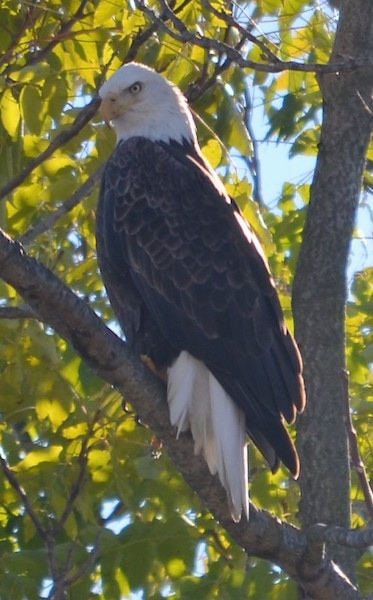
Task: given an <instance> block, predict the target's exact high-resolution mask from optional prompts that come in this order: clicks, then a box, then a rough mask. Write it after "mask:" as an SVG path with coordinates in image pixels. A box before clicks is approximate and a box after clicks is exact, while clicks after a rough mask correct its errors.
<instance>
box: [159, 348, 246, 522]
mask: <svg viewBox="0 0 373 600" xmlns="http://www.w3.org/2000/svg"><path fill="white" fill-rule="evenodd" d="M167 398H168V403H169V407H170V418H171V423H172V424H173V425H175V426H176V427H177V433H178V435H179V433H180V432H181V431H186V430H187V429H189V428H190V430H191V432H192V436H193V439H194V451H195V453H196V454H198V453H199V452H202V453H203V455H204V457H205V460H206V462H207V464H208V467H209V469H210V472H211V473H212V474H213V475H214V474H215V473H218V475H219V479H220V481H221V483H222V485H223V486H224V488H225V490H226V492H227V497H228V503H229V509H230V511H231V515H232V519H233V520H234V521H239V520H240V518H241V514H242V511H244V513H245V514H246V517H247V518H248V516H249V495H248V464H247V447H246V434H245V416H244V414H243V412H242V411H241V410H240V409H239V408H238V406H236V404H235V403H234V402H233V400H231V398H230V397H229V396H228V394H227V393H226V392H225V391H224V389H223V388H222V386H221V385H220V383H219V382H218V381H217V379H216V378H215V377H214V376H213V375H212V373H210V371H209V370H208V369H207V367H206V366H205V365H204V364H203V363H202V362H201V361H199V360H197V359H195V358H193V356H191V355H190V354H189V353H188V352H185V351H183V352H181V354H180V355H179V356H178V358H177V359H176V361H175V362H174V363H173V365H172V366H171V367H170V368H169V370H168V390H167Z"/></svg>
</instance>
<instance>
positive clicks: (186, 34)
mask: <svg viewBox="0 0 373 600" xmlns="http://www.w3.org/2000/svg"><path fill="white" fill-rule="evenodd" d="M160 3H161V6H162V7H164V8H165V10H166V11H167V16H168V17H169V18H170V20H171V21H172V23H173V25H174V26H175V27H176V29H177V31H175V30H174V29H171V28H170V27H169V26H168V25H166V23H165V22H164V21H163V20H162V19H161V18H160V17H158V15H156V13H155V12H154V11H153V10H152V9H151V8H149V7H148V6H146V5H145V4H144V2H143V1H142V0H135V5H136V7H137V8H138V9H139V10H141V11H142V12H143V13H145V14H146V15H147V16H148V17H149V18H150V19H151V20H152V21H153V22H156V23H158V25H159V26H160V28H161V29H163V31H165V32H166V33H167V34H168V35H169V36H171V37H172V38H174V39H175V40H177V41H179V42H183V43H184V44H186V43H190V44H194V45H195V46H199V47H200V48H205V49H206V50H214V51H215V52H218V53H221V52H224V53H225V54H226V55H227V57H229V58H230V60H231V61H232V62H235V63H236V65H237V66H239V67H242V68H246V69H247V68H248V69H254V70H256V71H263V72H265V73H281V72H283V71H299V72H305V73H306V72H307V73H337V72H347V71H354V70H356V69H358V68H363V67H371V66H372V62H371V61H367V60H366V59H365V58H364V59H362V60H360V59H353V58H351V57H346V58H345V60H344V61H343V62H335V63H331V62H329V63H327V64H321V63H302V62H296V61H282V60H280V59H279V60H278V61H277V62H276V63H275V64H272V63H265V62H263V63H258V62H255V61H253V60H249V59H245V58H244V57H243V56H242V54H241V53H240V52H239V51H238V50H236V48H234V47H232V46H229V45H228V44H226V43H224V42H221V41H219V40H216V39H213V38H208V37H205V36H201V35H199V34H194V33H192V32H191V31H189V30H188V29H187V27H186V26H185V25H184V23H183V22H182V21H181V20H180V19H178V18H177V17H176V16H175V15H173V13H172V11H171V9H170V8H169V6H168V5H167V4H166V2H165V1H164V0H160ZM172 15H173V16H172Z"/></svg>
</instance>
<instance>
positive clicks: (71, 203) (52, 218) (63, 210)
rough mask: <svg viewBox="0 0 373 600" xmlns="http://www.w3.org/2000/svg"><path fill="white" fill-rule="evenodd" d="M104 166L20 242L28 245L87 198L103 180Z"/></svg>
mask: <svg viewBox="0 0 373 600" xmlns="http://www.w3.org/2000/svg"><path fill="white" fill-rule="evenodd" d="M104 168H105V165H101V167H99V168H98V169H97V171H96V172H95V173H93V175H91V177H90V178H89V179H87V181H85V182H84V183H83V185H81V186H80V188H78V189H77V190H76V192H74V193H73V195H72V196H71V197H70V198H69V199H68V200H66V202H64V203H63V204H61V206H60V207H59V208H58V209H57V210H56V211H55V212H53V213H52V214H50V215H48V217H46V218H45V219H43V220H42V221H39V222H38V223H37V224H36V225H34V227H32V228H31V229H29V230H28V231H26V233H25V234H24V235H23V236H22V237H21V238H20V239H19V241H20V243H21V244H23V245H24V246H27V245H28V244H30V243H31V242H33V241H34V239H35V238H36V237H37V236H38V235H40V234H42V233H44V232H45V231H47V230H48V229H51V228H52V227H53V225H54V224H55V223H56V222H57V221H58V219H60V218H61V217H63V216H64V215H66V214H67V213H69V212H70V211H71V210H72V209H73V208H75V206H77V205H78V204H79V203H80V202H81V201H82V200H83V199H84V198H86V196H88V195H89V194H90V193H91V192H92V191H93V190H94V188H95V187H96V185H97V184H98V183H99V182H100V181H101V177H102V174H103V172H104Z"/></svg>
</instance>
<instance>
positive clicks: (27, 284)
mask: <svg viewBox="0 0 373 600" xmlns="http://www.w3.org/2000/svg"><path fill="white" fill-rule="evenodd" d="M0 275H1V277H2V278H3V279H4V280H5V281H6V282H7V283H8V284H10V285H12V286H13V287H14V288H15V289H16V290H17V291H18V292H19V294H20V295H21V296H22V297H23V298H24V300H25V302H27V303H28V304H29V305H30V306H31V307H32V308H34V309H35V310H36V311H37V312H38V314H39V315H40V318H41V319H42V320H43V321H44V322H45V323H47V324H49V325H50V326H51V327H53V328H54V330H55V331H56V332H57V333H58V334H59V335H61V336H62V337H63V338H64V339H65V340H67V341H68V342H70V343H71V344H72V346H73V347H74V348H75V349H76V350H77V351H78V352H79V354H80V355H81V356H82V358H83V359H84V360H85V361H86V362H87V364H88V365H89V366H90V367H91V369H92V370H94V371H95V372H96V373H97V374H98V375H99V376H101V377H102V378H103V379H104V380H105V381H107V382H109V383H110V384H111V385H113V386H115V387H117V388H118V390H119V391H120V393H121V394H122V395H123V396H124V397H125V400H126V401H127V402H130V403H131V404H132V406H133V407H134V410H135V411H136V412H137V413H138V414H139V416H140V418H141V421H142V422H144V423H147V424H148V425H149V426H150V427H151V429H152V430H153V432H154V433H155V434H156V435H157V436H158V437H159V438H160V439H161V440H162V441H163V444H164V447H165V449H166V450H167V452H168V453H169V454H170V456H171V458H172V459H173V460H174V462H175V464H176V465H177V467H178V468H179V469H180V471H181V472H182V474H183V475H184V478H185V479H186V481H187V482H188V483H189V484H190V486H191V487H192V489H194V490H195V491H197V492H198V494H199V495H200V497H201V499H202V500H203V502H204V503H205V504H206V506H207V507H208V508H209V510H211V512H212V513H213V515H214V516H215V518H216V519H217V520H218V521H219V522H220V523H221V524H222V525H223V527H225V529H226V530H227V531H228V532H229V534H230V535H231V536H232V537H233V539H235V541H236V542H237V543H238V544H239V545H240V546H241V547H242V548H244V549H245V550H246V551H247V552H248V554H250V555H253V556H258V557H261V558H265V559H268V560H271V561H273V562H275V563H276V564H278V565H279V566H280V567H281V568H282V569H284V571H286V572H287V573H288V574H289V575H291V576H292V577H294V578H295V580H296V581H298V582H299V584H300V585H301V586H302V587H303V588H304V589H305V590H307V592H308V593H309V594H310V595H311V596H312V598H314V599H315V600H327V599H328V600H330V598H338V599H339V600H359V599H360V595H359V594H358V592H357V590H356V588H355V586H353V585H352V583H351V582H350V581H349V580H348V579H347V578H345V577H344V576H343V574H341V572H340V571H339V570H338V569H337V568H336V567H335V565H334V564H333V563H332V562H331V561H329V560H327V559H326V558H325V557H324V556H322V555H321V554H319V556H318V560H314V562H312V563H311V562H310V561H306V560H305V559H304V557H305V556H306V551H307V538H306V536H305V535H304V534H303V533H302V532H300V531H299V530H298V529H296V528H295V527H293V526H292V525H288V524H287V523H283V522H281V521H280V520H279V519H277V518H276V517H274V516H273V515H271V514H269V513H267V512H266V511H263V510H259V509H258V508H256V507H255V506H254V505H252V504H251V505H250V521H249V522H246V521H245V520H243V521H241V523H239V524H237V523H234V522H233V521H232V520H231V518H230V516H229V513H228V510H227V502H226V496H225V492H224V490H223V488H222V487H221V485H220V483H219V481H218V479H217V477H213V476H212V475H211V474H210V473H209V471H208V468H207V465H206V464H205V462H204V461H203V459H202V458H201V456H195V455H194V444H193V441H192V439H191V437H190V435H187V434H185V435H182V436H181V439H179V440H177V439H176V435H175V431H174V428H173V427H172V426H171V424H170V421H169V414H168V407H167V402H166V400H165V387H164V385H163V384H161V383H160V382H159V381H156V380H155V378H154V377H153V376H152V374H151V373H150V372H149V371H148V370H147V369H146V368H145V366H144V365H143V364H142V362H141V361H140V360H139V359H137V358H135V357H133V356H132V355H131V353H130V351H129V349H128V347H127V346H126V344H125V343H124V342H122V341H121V340H120V339H119V338H118V337H117V336H116V335H115V334H114V333H113V332H112V331H110V330H109V329H108V328H107V327H106V326H105V325H104V323H103V322H102V321H101V320H100V319H99V317H98V316H97V315H96V314H95V313H94V312H93V311H92V310H91V309H90V308H89V306H88V304H87V303H86V302H84V301H83V300H81V299H79V298H78V297H77V296H75V294H74V293H73V292H72V291H71V290H70V289H69V288H68V287H66V286H65V285H64V284H63V283H62V282H61V281H60V280H59V279H58V278H57V277H56V276H55V275H53V273H52V272H51V271H49V270H48V269H46V268H45V267H43V266H42V265H41V264H40V263H38V262H37V261H36V260H35V259H33V258H31V257H29V256H27V254H26V253H25V251H24V250H23V248H22V246H21V245H20V244H19V243H17V242H15V241H13V240H12V239H11V238H9V237H8V236H7V235H6V234H5V233H3V232H0Z"/></svg>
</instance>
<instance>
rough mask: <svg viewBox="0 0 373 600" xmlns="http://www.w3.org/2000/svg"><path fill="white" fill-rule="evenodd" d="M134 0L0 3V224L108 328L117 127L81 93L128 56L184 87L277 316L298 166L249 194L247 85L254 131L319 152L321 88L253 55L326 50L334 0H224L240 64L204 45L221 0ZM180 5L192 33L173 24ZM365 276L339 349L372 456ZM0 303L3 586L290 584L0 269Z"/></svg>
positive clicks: (223, 25)
mask: <svg viewBox="0 0 373 600" xmlns="http://www.w3.org/2000/svg"><path fill="white" fill-rule="evenodd" d="M135 5H136V2H135V3H133V2H127V3H126V2H120V1H119V0H111V2H105V1H104V0H83V1H77V0H68V1H64V2H61V1H60V0H54V1H53V2H34V1H32V2H24V1H22V2H19V1H17V2H16V1H15V0H8V1H6V2H5V1H4V0H3V1H2V2H1V3H0V50H1V57H0V93H1V96H0V155H1V160H0V182H1V187H2V190H1V191H0V197H1V203H0V226H1V227H2V228H3V229H4V230H6V231H7V233H8V234H9V235H10V236H12V237H14V238H16V239H18V240H22V241H24V243H25V246H26V249H27V251H28V252H29V253H30V254H31V255H33V256H35V257H36V258H37V259H38V260H40V261H41V262H42V263H43V264H45V265H47V266H48V267H49V268H50V269H51V270H52V271H53V272H54V273H55V274H56V275H57V276H58V277H59V278H61V279H62V280H63V281H64V282H65V283H66V284H67V285H68V286H69V287H70V288H71V289H72V290H73V291H74V292H75V293H76V294H77V295H78V296H79V297H81V298H84V299H85V300H86V301H87V302H88V303H89V304H90V305H91V306H92V307H93V308H94V309H95V310H96V312H97V313H98V314H99V315H100V316H101V317H102V318H103V319H104V320H105V322H107V323H110V324H111V325H112V327H114V329H116V325H115V322H114V321H113V315H112V312H111V309H110V307H109V305H108V302H107V299H106V296H105V294H104V292H103V289H102V283H101V280H100V276H99V274H98V271H97V265H96V260H95V241H94V228H95V224H94V210H95V205H96V200H97V186H96V187H95V186H94V183H95V182H97V181H96V179H98V177H97V176H96V175H95V174H96V173H97V171H98V169H99V168H100V167H101V165H102V164H103V163H104V162H105V160H106V159H107V157H108V156H109V154H110V152H111V150H112V148H113V145H114V136H113V133H112V131H110V129H109V128H108V127H107V125H106V124H104V123H103V122H102V121H101V119H100V116H99V115H98V114H97V113H96V104H95V100H94V99H95V97H96V94H97V90H98V88H99V86H100V84H101V83H102V81H103V80H104V79H105V77H106V75H107V73H110V72H112V71H113V70H116V69H117V68H118V67H119V66H120V65H121V64H122V63H123V62H124V61H128V60H133V59H136V60H138V61H140V62H144V63H147V64H150V65H151V66H153V67H154V68H156V69H157V70H160V71H161V72H162V73H163V74H164V75H165V76H166V77H168V78H169V79H171V80H172V81H174V82H175V83H176V84H178V85H179V86H180V87H181V89H182V90H183V91H184V92H185V93H186V94H187V96H188V97H189V98H190V101H191V106H192V108H193V110H194V111H195V113H196V116H197V124H198V130H199V138H200V140H201V145H202V147H203V150H204V152H205V154H206V156H207V157H208V158H209V160H210V161H211V162H212V163H213V165H214V167H216V168H218V169H219V172H220V173H221V175H222V176H223V177H224V179H225V181H226V183H227V186H228V188H229V191H230V193H231V194H232V195H233V196H234V197H235V198H236V199H237V201H238V202H239V203H240V205H241V207H242V209H243V211H244V213H245V215H246V216H247V218H248V219H249V220H250V221H251V223H252V225H253V226H254V228H255V229H256V231H257V233H258V235H259V236H260V237H261V240H262V242H263V244H264V245H265V249H266V251H267V254H268V255H269V259H270V263H271V268H272V270H273V272H274V276H275V278H276V281H277V283H278V287H279V291H280V296H281V300H282V303H283V306H284V308H285V312H286V314H287V317H288V319H290V318H291V317H290V286H291V281H292V278H293V274H294V269H295V262H296V258H297V255H298V250H299V245H300V243H301V234H302V227H303V223H304V211H305V208H304V207H305V205H306V202H307V198H308V191H309V189H308V186H309V184H308V183H307V184H304V183H301V184H297V183H294V182H284V185H283V189H282V190H278V195H277V197H276V198H270V199H268V200H269V201H270V202H268V205H267V206H265V205H262V206H260V212H259V210H258V205H257V204H256V203H255V202H254V201H253V200H250V195H251V191H252V188H253V186H255V185H257V184H258V180H257V174H256V172H255V169H253V168H252V166H253V162H252V159H253V158H256V159H257V160H258V158H259V157H258V155H257V154H256V153H257V151H258V149H257V145H256V144H254V146H253V142H255V141H256V140H255V139H254V140H251V139H250V136H249V134H248V130H249V131H253V130H254V132H255V119H254V118H253V114H254V113H253V106H251V105H250V103H249V102H248V97H247V96H246V95H245V93H246V92H247V89H249V90H250V96H251V97H252V98H253V99H254V104H255V106H259V105H262V106H263V114H264V122H265V134H264V136H263V138H264V139H265V140H266V141H270V142H277V143H279V144H280V143H284V142H286V143H287V144H288V148H289V152H290V154H291V155H293V156H296V155H302V154H311V155H316V153H317V147H318V139H319V127H320V125H319V123H320V110H321V95H320V92H319V88H318V85H317V81H316V78H315V75H314V73H313V72H312V71H307V70H305V71H304V70H303V71H302V70H285V68H284V69H283V70H280V71H279V72H271V69H268V70H266V69H265V67H266V66H268V64H269V65H270V66H271V63H270V62H268V56H275V57H277V60H278V61H281V60H282V61H288V60H291V61H294V62H298V63H299V64H301V63H304V64H306V65H307V64H310V63H316V62H317V63H321V64H324V63H326V62H327V60H328V58H329V55H330V52H331V47H332V42H333V36H334V31H335V25H336V21H335V15H334V14H333V12H332V11H331V9H330V8H328V6H327V5H319V4H316V3H315V4H313V3H309V2H307V1H305V0H291V1H290V2H282V1H281V0H261V1H259V2H255V3H254V2H242V3H241V2H237V3H236V4H235V5H234V7H233V12H232V14H231V16H232V17H233V18H234V19H235V20H236V21H237V22H238V23H239V24H240V26H241V27H243V28H246V31H248V32H249V33H251V34H252V36H253V37H254V36H255V40H256V41H255V40H254V41H252V40H250V39H247V40H246V41H245V47H246V50H245V60H246V61H252V62H253V63H255V65H256V66H257V69H255V70H253V69H251V70H243V69H241V68H240V67H239V66H237V64H236V63H235V61H234V56H233V57H231V56H230V55H229V52H228V53H227V52H226V51H224V47H223V46H218V45H214V44H213V42H220V43H225V44H229V46H230V47H232V48H236V49H241V46H242V45H243V43H242V41H241V38H240V29H239V28H237V27H233V26H232V23H231V21H230V20H229V18H227V17H226V18H225V17H224V13H223V9H224V6H225V3H223V2H220V1H219V0H216V1H214V2H212V3H211V4H209V3H206V2H204V1H203V0H200V1H198V0H193V1H188V2H185V1H179V0H177V1H176V2H174V3H173V4H172V6H173V10H174V15H176V19H174V21H173V20H172V19H170V18H169V17H168V16H167V15H166V14H165V8H164V3H163V2H159V3H158V2H156V1H154V2H153V1H151V2H149V3H148V4H147V5H146V7H147V11H144V10H141V6H140V7H139V6H137V7H136V6H135ZM152 11H153V13H154V14H155V15H157V17H158V19H159V21H155V22H154V19H152V14H151V13H152ZM179 20H180V21H181V22H182V25H183V26H184V27H186V28H187V29H188V31H189V32H190V33H191V34H192V35H193V37H192V38H191V39H190V41H189V42H188V43H185V39H183V37H182V34H183V29H182V28H181V27H180V21H179ZM160 21H161V22H162V23H163V24H164V25H166V26H167V28H166V27H163V26H162V24H161V22H160ZM184 33H185V32H184ZM199 40H208V42H209V43H206V44H205V46H204V45H203V44H201V43H200V42H199ZM264 46H265V47H266V48H267V49H268V52H269V53H270V54H268V55H267V56H266V55H265V53H264ZM272 66H273V63H272ZM272 70H273V71H275V70H274V69H272ZM91 116H92V118H91V119H89V117H91ZM85 119H86V121H85ZM50 148H52V150H53V151H50V150H49V149H50ZM259 156H260V155H259ZM232 157H234V158H232ZM242 165H247V166H248V167H249V169H248V172H249V173H248V176H247V177H242V171H243V167H242ZM369 181H370V179H369V173H366V182H367V185H368V184H369ZM90 182H92V185H91V189H90V190H89V193H86V188H84V186H85V185H88V186H90ZM82 186H83V187H82ZM74 193H75V196H74V197H73V199H74V201H73V202H71V205H69V208H68V210H67V209H66V206H68V205H67V204H66V203H67V202H68V201H71V198H72V196H73V194H74ZM269 205H270V208H268V206H269ZM371 295H372V269H370V268H367V269H365V270H361V271H359V272H358V273H357V274H356V276H355V279H354V283H353V287H352V290H351V295H350V303H349V307H348V324H347V330H348V335H349V345H348V350H347V352H348V359H349V368H350V372H351V381H352V382H353V386H352V394H353V409H354V416H356V427H357V431H358V438H359V443H360V445H361V452H362V456H363V459H364V461H365V464H366V467H367V469H368V470H369V471H371V469H372V468H373V459H372V445H371V441H370V439H369V430H368V426H367V423H369V420H370V419H371V416H372V407H371V401H370V397H369V384H370V383H371V379H372V375H371V370H370V363H371V362H372V347H373V337H372V335H373V334H372V331H373V329H372V328H373V325H372V317H371V311H370V306H371V300H372V298H371ZM0 317H2V318H1V319H0V377H1V384H0V411H1V422H0V435H1V442H0V447H1V453H2V459H1V463H2V469H3V477H2V478H1V480H0V523H1V539H0V556H1V561H0V573H1V576H0V597H1V598H4V599H9V600H11V599H13V598H17V599H18V598H30V599H31V598H35V597H37V596H40V597H43V598H46V597H48V598H52V597H56V598H57V596H53V594H54V593H56V589H57V587H56V586H57V583H58V582H59V581H60V580H64V589H65V590H67V594H68V595H67V596H66V597H68V598H70V599H72V600H73V599H77V598H102V599H103V600H104V599H108V600H115V599H116V598H118V599H119V598H148V597H149V598H162V597H168V596H173V597H175V598H183V599H184V600H186V599H187V598H193V599H198V598H201V599H202V598H203V599H207V598H217V597H219V598H222V599H223V598H229V599H234V598H243V597H248V598H249V597H250V598H252V599H253V600H254V599H256V598H258V600H259V599H261V598H264V597H265V598H268V599H269V600H270V599H273V600H274V599H275V598H276V599H281V598H286V599H290V598H295V597H296V588H295V584H294V582H291V581H290V580H289V578H288V577H287V575H285V574H284V573H283V572H281V571H280V570H279V569H278V568H277V567H275V566H274V565H273V564H271V563H269V562H268V563H267V562H265V561H261V560H259V559H256V558H249V559H248V558H247V557H246V555H245V554H244V553H243V551H242V550H241V549H239V548H238V547H237V546H235V545H234V544H232V542H231V541H230V539H229V538H228V536H227V534H226V533H225V532H224V530H223V529H221V528H220V527H219V525H218V524H217V523H215V522H214V521H213V520H212V518H211V516H210V515H209V513H207V512H206V511H205V509H204V508H203V507H202V505H201V504H200V502H199V500H198V498H197V497H196V496H195V495H193V494H192V493H191V491H190V490H189V488H188V487H187V486H186V484H185V483H184V482H183V480H182V479H181V477H180V475H179V474H178V472H177V470H176V469H175V467H174V466H173V465H172V464H171V462H170V461H169V460H168V458H167V456H166V455H165V454H164V453H162V452H159V451H158V449H157V447H156V442H155V441H152V436H151V432H149V430H148V429H147V428H146V427H144V426H142V425H141V424H139V423H138V422H137V419H136V415H135V414H134V413H133V411H132V410H131V407H128V406H127V407H126V411H123V406H122V399H121V397H120V395H119V393H117V392H116V391H115V390H113V389H112V388H110V387H109V386H108V385H107V384H106V383H104V382H103V381H102V380H101V379H100V378H98V377H97V376H96V375H94V374H93V373H92V372H91V371H90V370H89V368H88V367H87V366H86V364H85V363H84V361H83V360H82V359H81V358H80V357H79V356H77V354H75V352H74V351H73V350H72V349H71V347H70V346H69V345H68V344H67V343H66V342H65V341H64V340H63V339H61V338H60V337H58V336H57V335H56V334H55V333H54V332H53V331H52V330H51V329H50V328H49V327H48V326H46V325H44V324H43V323H41V322H39V321H38V320H36V319H35V315H34V314H33V312H32V311H31V310H30V309H29V307H27V306H24V305H22V302H21V300H20V297H19V296H18V295H17V294H16V293H15V291H14V290H13V288H11V287H10V286H8V285H7V284H6V283H4V282H3V281H1V280H0ZM361 348H364V350H363V352H362V351H361ZM124 400H125V399H124ZM251 462H252V488H251V496H252V499H253V501H254V502H255V503H256V504H258V505H259V506H261V507H263V508H265V509H267V510H269V511H272V512H274V513H276V515H277V516H278V517H279V518H283V519H288V520H289V521H290V522H292V523H295V524H297V502H298V499H299V492H298V488H297V486H296V484H295V483H294V482H292V481H290V480H289V479H288V478H287V474H286V473H285V472H282V471H281V472H280V473H279V474H277V475H271V474H270V473H269V472H268V470H267V469H266V467H265V465H264V464H263V461H262V459H261V458H260V457H259V456H257V455H256V454H255V453H254V451H252V457H251ZM352 495H353V497H352V500H353V502H354V504H353V512H354V521H355V523H354V524H358V525H365V524H366V522H367V515H366V511H365V508H364V502H363V500H364V499H363V497H362V493H361V491H360V488H359V483H358V481H354V486H353V489H352ZM51 565H52V567H53V568H52V567H51ZM53 569H54V570H53ZM370 569H371V557H370V555H368V558H363V559H362V560H361V563H360V570H361V582H362V586H363V587H364V589H366V590H367V591H368V590H369V591H370V593H371V592H372V588H371V581H370V579H369V576H368V573H369V570H370ZM61 597H63V596H61Z"/></svg>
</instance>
